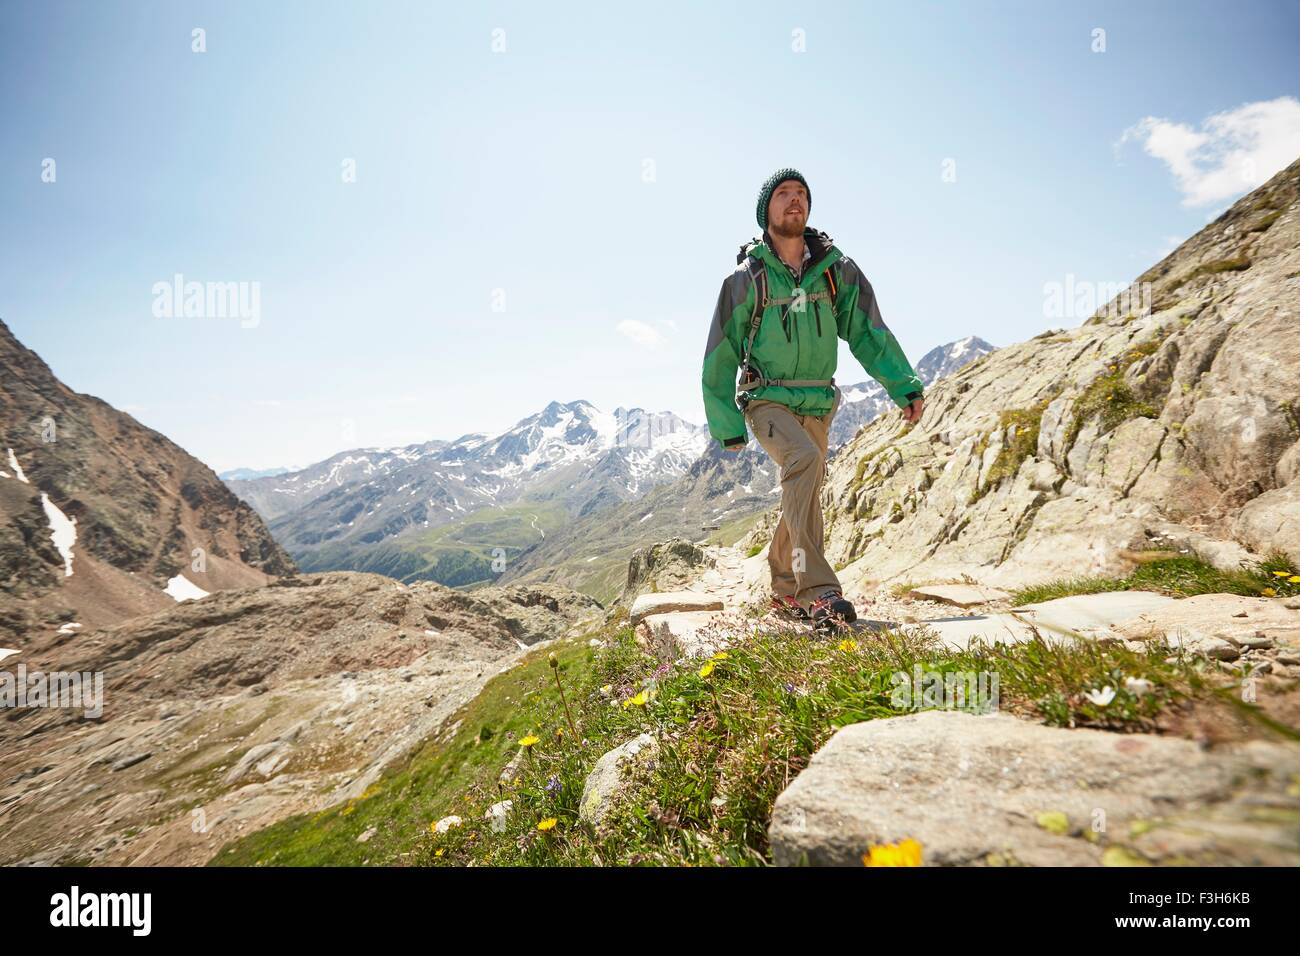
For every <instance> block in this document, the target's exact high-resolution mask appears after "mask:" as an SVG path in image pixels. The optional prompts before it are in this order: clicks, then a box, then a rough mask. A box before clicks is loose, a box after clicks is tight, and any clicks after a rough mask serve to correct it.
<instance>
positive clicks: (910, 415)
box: [903, 398, 925, 424]
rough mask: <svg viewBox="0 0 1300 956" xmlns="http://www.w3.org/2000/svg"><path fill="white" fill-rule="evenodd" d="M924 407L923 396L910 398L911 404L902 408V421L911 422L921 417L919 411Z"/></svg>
mask: <svg viewBox="0 0 1300 956" xmlns="http://www.w3.org/2000/svg"><path fill="white" fill-rule="evenodd" d="M924 408H925V399H924V398H914V399H912V404H910V405H908V406H907V407H906V408H904V409H903V421H905V422H907V423H908V424H911V423H912V422H914V421H916V420H917V419H919V418H920V417H921V412H922V410H923V409H924Z"/></svg>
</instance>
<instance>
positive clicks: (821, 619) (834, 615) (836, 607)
mask: <svg viewBox="0 0 1300 956" xmlns="http://www.w3.org/2000/svg"><path fill="white" fill-rule="evenodd" d="M808 616H809V617H810V618H812V622H813V624H814V625H815V626H816V627H817V628H819V629H829V628H833V627H835V626H837V625H840V624H852V623H853V622H854V621H856V620H857V619H858V612H857V609H856V608H854V607H853V602H852V601H850V600H848V598H846V597H845V596H844V595H843V594H841V593H840V592H839V591H835V590H831V591H823V592H822V596H821V597H819V598H818V599H817V600H816V601H813V603H812V605H811V606H810V607H809V608H808Z"/></svg>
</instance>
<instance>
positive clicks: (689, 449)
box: [228, 401, 708, 573]
mask: <svg viewBox="0 0 1300 956" xmlns="http://www.w3.org/2000/svg"><path fill="white" fill-rule="evenodd" d="M707 442H708V430H707V429H706V428H704V427H703V426H699V425H693V424H691V423H690V422H687V421H685V420H683V419H681V418H679V417H678V416H676V415H674V414H672V413H671V412H648V411H646V410H645V409H641V408H631V409H627V408H622V407H619V408H616V409H614V411H612V412H603V411H601V410H600V409H597V408H596V407H595V406H594V405H592V404H591V403H590V402H585V401H575V402H570V403H567V404H566V403H562V402H551V403H550V404H549V405H547V406H546V407H545V408H544V409H542V411H540V412H538V413H537V414H535V415H530V416H529V417H527V418H525V419H523V420H522V421H520V422H518V423H517V424H516V425H515V426H514V427H512V428H510V429H509V430H507V431H505V432H503V433H501V434H499V435H487V434H482V433H474V434H469V435H463V436H461V437H460V438H457V439H456V440H455V441H452V442H446V441H434V442H426V443H424V444H420V445H410V446H406V447H403V448H388V449H377V448H369V449H356V450H353V451H348V452H343V453H341V454H338V455H335V456H333V457H332V458H329V459H327V460H326V461H323V462H320V463H318V464H316V465H312V466H310V467H309V468H305V469H303V470H301V471H298V472H294V473H292V474H286V475H278V476H274V477H270V478H260V479H256V480H254V481H230V482H229V483H228V484H229V486H230V488H231V489H232V490H233V491H234V492H235V493H236V494H237V495H239V496H240V497H241V498H243V499H244V500H245V501H247V502H248V503H249V504H251V505H252V506H253V507H254V509H256V510H257V511H258V513H259V514H261V515H263V516H264V517H266V518H268V519H272V526H271V527H272V530H273V532H274V534H275V535H276V539H277V540H279V541H281V542H283V543H284V545H285V547H287V548H288V549H289V551H290V552H291V553H294V554H300V555H302V556H303V559H304V564H303V567H304V568H306V569H318V567H319V566H320V565H323V564H328V565H329V566H331V567H358V566H360V565H361V564H364V562H359V559H358V556H357V555H356V554H355V553H353V549H354V548H357V547H360V548H367V547H371V546H375V545H379V544H381V543H385V542H388V541H389V540H390V539H393V538H396V537H399V536H402V535H405V534H409V533H413V532H418V531H423V530H428V529H437V528H438V527H440V526H442V525H446V524H449V523H451V522H453V521H456V520H457V519H459V518H461V517H464V516H466V515H469V514H471V513H473V512H475V511H479V510H481V509H484V508H491V507H496V508H501V507H502V506H505V505H510V504H512V503H515V502H518V501H520V500H521V499H523V498H525V497H526V498H527V499H528V500H529V501H531V502H538V503H542V504H543V505H548V504H549V505H551V506H554V507H556V508H558V509H560V510H561V511H562V512H563V513H565V514H566V515H568V516H580V515H582V514H586V513H590V512H591V511H594V510H599V509H600V508H601V507H604V506H606V505H609V504H616V503H619V502H622V501H628V500H631V499H634V498H637V497H639V496H641V495H642V494H644V493H645V492H646V491H647V490H649V489H650V488H652V487H654V486H655V485H657V484H661V483H663V482H666V481H671V480H673V479H674V478H676V477H678V476H679V475H681V474H683V473H684V472H685V471H686V469H687V468H689V467H690V465H691V463H692V462H694V461H695V460H696V459H697V458H699V456H700V454H701V452H702V451H703V450H704V448H705V446H706V444H707ZM543 510H545V509H543ZM534 518H535V519H536V516H534ZM537 520H540V519H536V520H533V521H530V522H529V524H531V525H532V526H533V527H535V528H536V531H537V535H538V536H540V535H541V534H543V533H544V529H542V528H541V527H539V526H538V525H537ZM529 543H531V542H529ZM326 548H328V549H329V550H330V552H331V553H330V556H329V557H323V556H319V555H316V554H315V553H316V552H320V551H321V550H322V549H326ZM340 549H342V550H340ZM385 567H386V568H388V565H387V564H386V565H385ZM390 573H391V570H390Z"/></svg>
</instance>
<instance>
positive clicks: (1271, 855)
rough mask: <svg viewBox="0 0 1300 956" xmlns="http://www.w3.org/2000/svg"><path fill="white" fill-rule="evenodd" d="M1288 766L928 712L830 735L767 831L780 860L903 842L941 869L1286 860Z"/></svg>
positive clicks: (846, 854)
mask: <svg viewBox="0 0 1300 956" xmlns="http://www.w3.org/2000/svg"><path fill="white" fill-rule="evenodd" d="M1297 771H1300V748H1297V747H1295V746H1293V745H1282V744H1270V743H1263V742H1259V741H1252V742H1250V743H1247V744H1243V745H1239V746H1235V747H1225V748H1221V749H1217V750H1204V749H1202V748H1201V747H1200V746H1198V744H1197V743H1195V742H1193V741H1190V740H1181V739H1177V738H1171V737H1156V736H1152V735H1147V734H1114V733H1108V732H1105V731H1099V730H1084V729H1076V730H1065V729H1060V728H1054V727H1046V726H1043V725H1040V724H1034V723H1029V722H1027V721H1023V720H1019V719H1017V718H1015V717H1010V716H1006V715H1002V714H990V715H985V716H975V715H971V714H964V713H957V712H953V711H926V712H923V713H919V714H915V715H908V716H904V717H894V718H889V719H882V720H873V721H867V722H865V723H859V724H852V725H850V726H848V727H845V728H843V729H842V730H840V731H838V732H837V733H836V734H835V736H833V737H832V738H831V739H830V741H829V742H828V743H827V744H826V745H825V746H824V747H822V749H821V750H819V751H818V752H817V754H816V755H815V756H814V757H813V759H812V761H811V763H810V764H809V766H808V768H807V769H806V770H804V771H803V772H802V773H801V774H800V775H799V777H798V778H797V779H796V780H795V781H794V783H792V784H791V785H790V786H789V787H788V788H787V789H786V790H785V791H784V792H783V793H782V794H781V796H780V797H779V798H777V801H776V805H775V807H774V809H773V813H772V823H771V827H770V829H769V834H768V835H769V839H770V841H771V847H772V857H773V859H774V861H775V862H776V863H777V864H778V865H783V866H789V865H801V864H803V865H808V864H811V865H822V866H825V865H831V866H860V865H861V863H862V857H863V855H864V854H866V853H867V852H868V851H869V850H870V848H871V847H872V846H873V845H875V846H882V845H887V844H897V843H898V842H899V841H901V840H906V839H910V840H915V841H916V842H917V843H919V844H920V845H921V852H922V858H923V862H924V863H925V864H926V865H938V866H944V865H947V866H958V865H986V866H998V865H1003V866H1005V865H1030V866H1091V865H1101V864H1118V865H1132V864H1138V865H1143V864H1145V865H1151V864H1176V863H1183V864H1188V863H1194V864H1203V865H1234V864H1235V865H1257V866H1258V865H1265V866H1268V865H1272V866H1279V865H1287V866H1294V865H1296V864H1297V863H1300V850H1297V846H1300V824H1298V823H1297V822H1296V821H1297V820H1300V794H1297V793H1296V791H1295V787H1294V784H1293V779H1294V778H1293V776H1292V775H1293V774H1295V773H1296V772H1297Z"/></svg>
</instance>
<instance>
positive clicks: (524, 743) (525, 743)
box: [519, 734, 542, 747]
mask: <svg viewBox="0 0 1300 956" xmlns="http://www.w3.org/2000/svg"><path fill="white" fill-rule="evenodd" d="M541 739H542V738H541V737H535V736H534V735H532V734H529V735H528V736H527V737H525V738H524V739H523V740H521V741H519V746H521V747H531V746H532V745H533V744H535V743H540V742H541Z"/></svg>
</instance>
